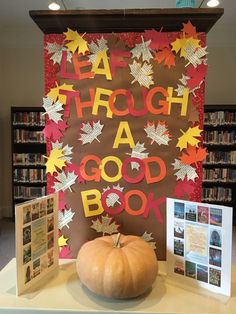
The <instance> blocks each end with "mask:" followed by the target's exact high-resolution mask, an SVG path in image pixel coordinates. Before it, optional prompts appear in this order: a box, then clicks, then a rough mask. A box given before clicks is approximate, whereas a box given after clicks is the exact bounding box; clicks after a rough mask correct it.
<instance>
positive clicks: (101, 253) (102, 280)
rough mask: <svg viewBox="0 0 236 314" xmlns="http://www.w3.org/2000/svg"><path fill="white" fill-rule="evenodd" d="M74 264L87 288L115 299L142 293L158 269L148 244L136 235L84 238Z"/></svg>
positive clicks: (151, 282) (148, 286) (154, 256)
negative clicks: (86, 240) (90, 239)
mask: <svg viewBox="0 0 236 314" xmlns="http://www.w3.org/2000/svg"><path fill="white" fill-rule="evenodd" d="M76 268H77V273H78V275H79V278H80V280H81V282H82V283H83V284H84V285H85V286H86V287H87V288H88V289H89V290H91V291H93V292H94V293H96V294H98V295H101V296H105V297H109V298H116V299H127V298H134V297H137V296H139V295H141V294H143V293H144V292H145V291H146V290H147V289H148V288H150V287H151V285H152V284H153V282H154V281H155V278H156V276H157V272H158V265H157V260H156V255H155V253H154V251H153V249H152V248H151V246H150V245H149V244H148V243H147V242H145V241H144V240H143V239H141V238H140V237H137V236H131V235H127V236H126V235H121V234H118V235H111V236H103V237H100V238H96V239H94V240H92V241H89V242H86V243H85V244H84V245H83V246H82V247H81V249H80V251H79V253H78V256H77V261H76Z"/></svg>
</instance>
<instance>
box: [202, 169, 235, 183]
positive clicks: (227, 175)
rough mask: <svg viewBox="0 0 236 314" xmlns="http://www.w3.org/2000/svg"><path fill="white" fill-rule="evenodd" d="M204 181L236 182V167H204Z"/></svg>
mask: <svg viewBox="0 0 236 314" xmlns="http://www.w3.org/2000/svg"><path fill="white" fill-rule="evenodd" d="M203 181H204V182H235V183H236V169H230V168H214V169H206V168H203Z"/></svg>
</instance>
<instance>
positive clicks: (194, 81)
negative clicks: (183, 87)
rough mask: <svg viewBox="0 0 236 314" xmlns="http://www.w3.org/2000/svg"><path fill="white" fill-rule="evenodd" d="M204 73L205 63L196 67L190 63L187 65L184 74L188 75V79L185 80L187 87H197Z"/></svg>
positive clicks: (205, 69) (205, 70)
mask: <svg viewBox="0 0 236 314" xmlns="http://www.w3.org/2000/svg"><path fill="white" fill-rule="evenodd" d="M206 73H207V65H206V64H204V63H202V64H200V65H198V66H197V67H196V68H194V66H192V65H191V66H188V68H187V73H186V75H187V76H189V77H190V79H189V80H187V86H188V87H189V89H194V88H196V87H198V86H199V85H200V84H201V83H202V82H203V80H204V79H205V76H206Z"/></svg>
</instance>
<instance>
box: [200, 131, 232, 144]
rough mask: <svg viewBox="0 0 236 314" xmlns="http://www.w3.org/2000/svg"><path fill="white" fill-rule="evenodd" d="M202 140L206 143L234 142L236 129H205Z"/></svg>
mask: <svg viewBox="0 0 236 314" xmlns="http://www.w3.org/2000/svg"><path fill="white" fill-rule="evenodd" d="M204 142H205V143H206V144H229V145H232V144H235V143H236V131H235V130H233V131H231V132H229V131H205V132H204Z"/></svg>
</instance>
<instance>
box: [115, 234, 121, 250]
mask: <svg viewBox="0 0 236 314" xmlns="http://www.w3.org/2000/svg"><path fill="white" fill-rule="evenodd" d="M120 236H121V233H117V237H116V239H115V241H114V247H117V248H120V247H121V244H120Z"/></svg>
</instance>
